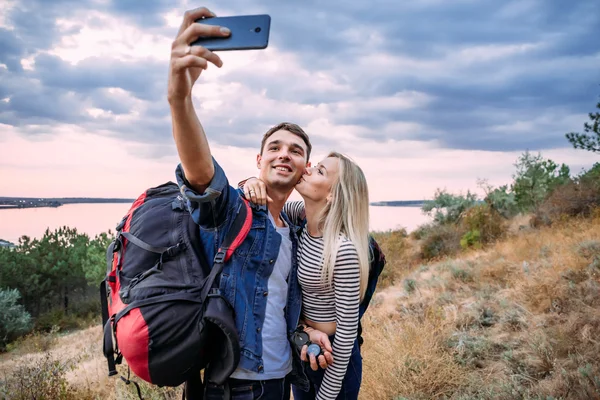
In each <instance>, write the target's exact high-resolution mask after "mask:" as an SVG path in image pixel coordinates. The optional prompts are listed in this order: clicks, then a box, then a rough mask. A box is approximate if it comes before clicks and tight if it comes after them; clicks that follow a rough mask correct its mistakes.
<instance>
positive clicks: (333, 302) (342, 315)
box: [284, 202, 360, 400]
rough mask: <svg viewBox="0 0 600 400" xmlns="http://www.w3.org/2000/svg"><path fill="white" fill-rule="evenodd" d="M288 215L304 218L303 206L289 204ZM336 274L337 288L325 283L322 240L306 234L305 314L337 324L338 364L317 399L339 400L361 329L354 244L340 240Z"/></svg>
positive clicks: (301, 264) (301, 274) (301, 252)
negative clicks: (322, 274) (337, 398)
mask: <svg viewBox="0 0 600 400" xmlns="http://www.w3.org/2000/svg"><path fill="white" fill-rule="evenodd" d="M284 211H285V212H286V214H287V215H288V216H289V217H290V219H291V221H292V222H298V220H299V218H300V217H301V216H302V215H303V214H304V203H303V202H288V203H286V205H285V208H284ZM338 245H339V246H338V251H337V257H336V262H335V266H334V272H333V285H332V286H329V285H328V284H327V283H325V282H323V280H322V278H321V271H322V269H323V248H324V241H323V238H322V237H314V236H311V235H310V234H309V233H308V230H307V229H304V230H303V231H302V234H301V236H300V240H299V244H298V281H299V282H300V286H301V287H302V314H303V316H304V317H305V318H306V319H308V320H311V321H314V322H335V323H336V331H335V338H334V340H333V343H332V347H333V356H334V362H333V365H332V366H330V367H328V368H327V370H326V371H325V376H324V377H323V382H322V383H321V387H320V389H319V393H317V399H319V400H325V399H335V398H336V397H337V395H338V393H339V391H340V389H341V387H342V381H343V380H344V376H345V375H346V369H347V368H348V362H349V360H350V356H351V354H352V348H353V346H354V341H355V340H356V336H357V329H358V306H359V303H360V267H359V260H358V253H357V252H356V247H355V246H354V244H353V243H352V242H351V241H350V240H348V239H347V238H346V237H344V236H340V240H339V242H338Z"/></svg>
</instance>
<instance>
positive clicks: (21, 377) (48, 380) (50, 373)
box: [0, 352, 78, 400]
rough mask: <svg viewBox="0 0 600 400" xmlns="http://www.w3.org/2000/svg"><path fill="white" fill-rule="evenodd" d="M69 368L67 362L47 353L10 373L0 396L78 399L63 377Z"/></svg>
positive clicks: (24, 398) (11, 397) (10, 397)
mask: <svg viewBox="0 0 600 400" xmlns="http://www.w3.org/2000/svg"><path fill="white" fill-rule="evenodd" d="M69 368H70V365H69V363H68V362H62V361H60V360H58V359H55V358H54V356H52V354H51V353H49V352H47V353H45V354H44V355H43V357H41V358H37V359H36V358H31V361H30V362H27V363H23V365H21V366H19V367H18V368H16V369H15V370H14V371H12V373H11V375H9V376H8V377H7V378H6V382H4V383H5V384H4V388H3V389H1V390H4V391H5V393H2V391H0V394H2V395H5V396H6V398H9V399H15V400H26V399H27V400H28V399H48V400H50V399H74V398H78V397H77V396H76V395H75V392H74V390H73V388H71V387H70V386H69V384H68V382H67V379H66V377H65V375H66V373H67V371H68V369H69Z"/></svg>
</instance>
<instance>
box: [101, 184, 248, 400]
mask: <svg viewBox="0 0 600 400" xmlns="http://www.w3.org/2000/svg"><path fill="white" fill-rule="evenodd" d="M251 225H252V212H251V210H250V207H249V204H248V202H247V201H245V200H244V201H243V202H242V205H241V207H240V208H239V210H238V212H237V215H236V216H235V219H234V221H233V222H232V225H231V227H230V229H229V231H228V233H227V234H226V236H225V239H224V241H223V243H222V244H221V247H220V248H219V249H218V251H217V253H216V255H215V257H214V260H213V264H212V265H209V264H208V262H207V261H206V258H205V255H204V254H205V253H204V249H203V248H201V246H202V245H201V243H202V242H201V240H200V230H199V228H198V225H197V224H196V223H195V222H194V221H193V219H192V218H191V215H190V213H189V211H188V209H187V207H186V203H185V200H184V199H183V198H182V196H181V194H180V191H179V187H178V186H177V184H175V183H173V182H167V183H165V184H163V185H160V186H157V187H154V188H150V189H148V190H146V191H145V192H144V193H143V194H141V195H140V196H139V197H138V199H137V200H136V201H135V202H134V203H133V204H132V206H131V208H130V210H129V211H128V212H127V214H126V215H125V217H124V218H123V220H122V221H121V222H120V223H119V224H118V225H117V228H116V230H117V232H116V237H115V239H114V240H113V242H112V243H111V244H110V246H109V247H108V249H107V265H108V270H107V274H106V277H105V279H104V280H103V281H102V283H101V284H100V293H101V301H102V321H103V329H104V345H103V352H104V355H105V357H106V358H107V362H108V370H109V376H113V375H116V374H117V371H116V364H120V363H121V362H122V360H123V359H125V360H126V361H127V364H128V366H129V368H130V370H131V371H132V372H133V373H134V374H135V375H137V376H138V377H139V378H141V379H142V380H144V381H146V382H148V383H151V384H155V385H158V386H171V387H175V386H179V385H181V384H182V383H184V382H188V381H195V380H197V379H198V378H199V376H200V371H201V370H202V369H205V368H206V370H205V382H206V381H210V382H213V383H215V384H223V382H225V380H226V379H227V378H228V377H229V375H231V373H233V371H234V370H235V368H236V367H237V364H238V362H239V358H240V347H239V337H238V333H237V330H236V328H235V320H234V314H233V313H234V312H233V309H232V307H231V306H230V305H229V303H228V302H227V301H226V300H225V298H224V297H223V296H222V295H221V293H220V290H219V284H218V283H219V277H220V273H221V271H222V269H223V265H224V264H225V263H226V262H227V261H228V260H229V258H230V257H231V255H232V253H233V251H234V250H235V249H236V247H237V246H239V244H240V243H242V242H243V240H244V239H245V237H246V235H247V234H248V232H249V230H250V227H251ZM123 380H124V381H125V382H126V383H129V380H128V379H125V378H123ZM136 386H138V385H137V384H136ZM138 394H139V387H138Z"/></svg>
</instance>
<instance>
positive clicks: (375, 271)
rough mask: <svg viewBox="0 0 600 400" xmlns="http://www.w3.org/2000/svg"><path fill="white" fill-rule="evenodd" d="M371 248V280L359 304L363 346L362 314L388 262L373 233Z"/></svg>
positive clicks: (370, 239) (359, 326) (360, 333)
mask: <svg viewBox="0 0 600 400" xmlns="http://www.w3.org/2000/svg"><path fill="white" fill-rule="evenodd" d="M369 250H370V252H371V262H370V264H369V280H368V281H367V290H366V291H365V296H364V297H363V300H362V301H361V303H360V305H359V306H358V344H359V346H362V344H363V342H364V339H363V337H362V331H363V329H362V324H361V323H360V320H361V318H362V316H363V315H364V314H365V312H366V311H367V308H369V303H370V302H371V299H372V298H373V294H375V289H376V288H377V282H378V281H379V275H381V272H382V271H383V268H384V267H385V264H386V259H385V254H383V251H382V250H381V247H379V244H378V243H377V241H376V240H375V238H374V237H373V236H372V235H369Z"/></svg>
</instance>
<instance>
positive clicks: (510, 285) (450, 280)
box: [0, 212, 600, 400]
mask: <svg viewBox="0 0 600 400" xmlns="http://www.w3.org/2000/svg"><path fill="white" fill-rule="evenodd" d="M594 215H596V217H594V218H589V219H569V220H564V221H561V222H558V223H555V224H553V226H552V227H543V228H541V229H531V228H527V229H519V228H518V226H522V225H524V221H525V218H523V219H522V220H521V221H516V222H513V225H514V228H512V229H509V231H510V234H509V236H508V237H507V238H506V239H505V240H504V241H502V242H499V243H496V244H494V245H490V246H488V247H487V248H486V249H484V250H470V251H468V252H465V253H462V255H460V256H459V257H457V258H454V259H450V258H447V259H442V260H439V261H437V262H433V263H429V264H421V261H419V257H418V253H419V242H418V241H416V240H414V239H412V238H407V237H406V236H405V235H403V234H402V233H400V232H398V233H386V234H380V235H379V236H377V239H378V241H379V243H380V244H381V246H382V248H383V250H384V252H385V254H386V257H387V259H388V264H387V266H386V270H385V275H384V276H382V285H381V286H380V288H379V289H378V292H377V293H376V295H375V298H374V299H373V303H372V305H371V307H370V308H369V311H368V313H367V315H365V317H364V319H363V326H364V338H365V344H364V346H363V349H362V354H363V362H364V368H363V371H364V375H363V384H362V390H361V396H360V397H361V399H366V400H371V399H372V400H379V399H394V400H401V399H411V400H412V399H437V398H443V399H457V400H467V399H515V400H516V399H540V400H541V399H544V400H546V399H600V339H598V332H600V213H598V212H596V214H594ZM31 340H32V341H35V343H34V344H31V343H30V344H27V343H22V345H21V347H20V349H16V350H15V351H12V352H10V353H7V354H4V355H2V356H0V380H3V379H6V377H7V376H10V374H11V373H14V372H15V371H16V370H18V368H19V366H22V365H34V364H35V363H36V360H37V362H39V360H42V359H43V358H44V357H45V353H44V352H43V351H39V352H35V350H36V347H35V346H44V347H49V348H50V349H49V350H50V351H51V352H52V354H54V355H55V356H56V357H60V358H61V360H62V362H63V363H64V364H65V365H68V366H69V368H68V369H67V370H66V372H65V375H64V376H65V379H66V381H67V382H68V384H69V388H70V389H72V390H71V392H70V393H77V398H82V399H83V398H97V399H135V398H137V395H136V394H135V389H134V388H133V387H132V386H131V385H130V386H125V385H124V384H123V382H121V381H120V380H119V379H118V378H117V377H113V378H108V377H107V376H106V365H105V361H104V358H103V356H102V353H101V348H100V347H101V336H100V328H99V327H97V326H96V327H92V328H90V329H86V330H82V331H79V332H77V333H74V334H71V335H69V336H64V337H61V336H59V335H58V334H56V336H54V338H53V339H48V338H41V337H36V338H33V339H31ZM36 343H37V344H36ZM40 350H43V349H41V348H40ZM46 350H47V349H46ZM120 372H121V373H122V374H126V373H127V370H126V368H124V367H121V370H120ZM3 377H4V378H3ZM137 381H138V382H139V379H137ZM142 390H143V393H144V398H148V399H174V398H180V396H181V394H180V391H179V390H178V389H159V388H152V387H149V386H147V385H142ZM0 397H1V396H0ZM64 398H73V397H68V396H65V397H64Z"/></svg>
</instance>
